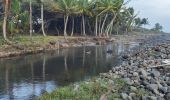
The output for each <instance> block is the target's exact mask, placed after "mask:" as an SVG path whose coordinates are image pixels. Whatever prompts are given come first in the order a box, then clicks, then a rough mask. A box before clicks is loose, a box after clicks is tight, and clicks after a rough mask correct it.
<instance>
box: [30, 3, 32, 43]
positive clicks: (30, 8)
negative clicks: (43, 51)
mask: <svg viewBox="0 0 170 100" xmlns="http://www.w3.org/2000/svg"><path fill="white" fill-rule="evenodd" d="M30 39H31V41H32V0H30Z"/></svg>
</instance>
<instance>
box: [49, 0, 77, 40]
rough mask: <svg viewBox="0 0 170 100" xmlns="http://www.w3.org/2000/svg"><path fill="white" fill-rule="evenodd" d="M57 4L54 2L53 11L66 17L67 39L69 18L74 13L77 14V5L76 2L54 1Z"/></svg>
mask: <svg viewBox="0 0 170 100" xmlns="http://www.w3.org/2000/svg"><path fill="white" fill-rule="evenodd" d="M54 1H55V3H53V2H52V4H51V5H52V6H53V10H55V11H56V12H58V13H61V14H62V15H63V16H64V37H65V39H66V36H67V24H68V20H69V17H70V15H71V14H72V13H74V12H75V10H76V8H77V6H76V5H75V4H76V3H75V1H76V0H54Z"/></svg>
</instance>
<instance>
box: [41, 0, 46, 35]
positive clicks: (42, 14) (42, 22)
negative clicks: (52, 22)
mask: <svg viewBox="0 0 170 100" xmlns="http://www.w3.org/2000/svg"><path fill="white" fill-rule="evenodd" d="M43 3H44V0H41V29H42V32H43V35H44V36H46V34H45V31H44V5H43Z"/></svg>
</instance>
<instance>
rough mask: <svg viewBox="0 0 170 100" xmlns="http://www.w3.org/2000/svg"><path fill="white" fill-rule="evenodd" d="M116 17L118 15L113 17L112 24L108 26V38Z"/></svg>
mask: <svg viewBox="0 0 170 100" xmlns="http://www.w3.org/2000/svg"><path fill="white" fill-rule="evenodd" d="M116 17H117V13H116V14H115V16H114V17H113V19H112V21H111V22H110V24H109V25H108V28H107V31H106V35H107V37H108V36H109V31H110V29H111V27H112V26H113V22H114V20H115V19H116Z"/></svg>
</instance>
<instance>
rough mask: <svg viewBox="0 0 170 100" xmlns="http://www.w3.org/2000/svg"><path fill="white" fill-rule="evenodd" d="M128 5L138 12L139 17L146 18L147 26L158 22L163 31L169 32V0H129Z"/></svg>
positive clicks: (151, 26) (149, 26)
mask: <svg viewBox="0 0 170 100" xmlns="http://www.w3.org/2000/svg"><path fill="white" fill-rule="evenodd" d="M128 5H129V6H130V7H133V8H134V9H135V11H136V13H137V12H139V16H140V17H142V18H148V20H149V24H150V25H148V26H147V27H148V28H153V27H154V25H155V23H160V24H161V25H162V26H163V31H165V32H168V33H170V0H131V2H130V3H129V4H128Z"/></svg>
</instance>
